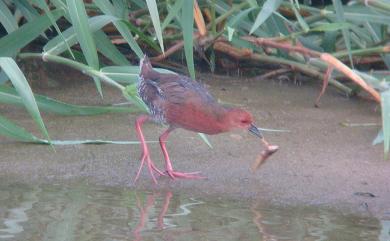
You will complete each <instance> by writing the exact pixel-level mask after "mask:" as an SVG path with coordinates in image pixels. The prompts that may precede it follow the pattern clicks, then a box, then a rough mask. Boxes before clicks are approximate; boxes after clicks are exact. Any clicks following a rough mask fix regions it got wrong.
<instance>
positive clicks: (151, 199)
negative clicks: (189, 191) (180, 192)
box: [133, 190, 204, 241]
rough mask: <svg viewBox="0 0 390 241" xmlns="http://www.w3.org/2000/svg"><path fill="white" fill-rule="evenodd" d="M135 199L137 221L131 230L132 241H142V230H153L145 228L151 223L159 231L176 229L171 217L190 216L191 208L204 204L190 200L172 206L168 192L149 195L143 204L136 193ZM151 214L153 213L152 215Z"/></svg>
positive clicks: (174, 203) (170, 193)
mask: <svg viewBox="0 0 390 241" xmlns="http://www.w3.org/2000/svg"><path fill="white" fill-rule="evenodd" d="M135 197H136V206H137V208H138V212H139V221H138V224H137V225H136V226H135V228H134V230H133V235H134V241H140V240H142V231H143V230H145V229H147V230H150V229H153V228H152V227H146V226H147V225H148V224H150V223H152V224H153V225H154V226H155V227H154V228H155V229H157V230H160V231H161V230H164V229H167V228H173V227H177V225H175V224H174V223H173V222H172V218H173V217H178V216H187V215H189V214H191V210H190V207H191V206H194V205H199V204H203V203H204V202H202V201H197V200H194V199H190V200H191V202H186V203H184V204H181V203H180V202H173V204H171V201H172V197H173V193H172V191H170V190H168V191H165V192H153V193H150V194H148V195H147V196H146V199H145V201H144V202H142V201H141V198H140V197H139V195H138V194H137V193H135ZM160 201H162V203H161V202H160ZM168 210H170V213H168ZM152 212H154V213H153V214H152ZM157 212H158V214H157ZM155 217H157V218H155Z"/></svg>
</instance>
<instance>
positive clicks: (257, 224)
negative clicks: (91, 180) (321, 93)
mask: <svg viewBox="0 0 390 241" xmlns="http://www.w3.org/2000/svg"><path fill="white" fill-rule="evenodd" d="M0 240H20V241H22V240H23V241H24V240H30V241H36V240H50V241H51V240H53V241H57V240H77V241H79V240H107V241H108V240H267V241H272V240H294V241H297V240H332V241H336V240H342V241H347V240H354V241H356V240H381V241H385V240H386V241H388V240H390V221H389V220H387V221H386V220H378V219H375V218H362V217H356V216H343V215H341V214H340V213H337V212H333V211H329V210H325V209H316V208H304V207H301V208H296V207H295V208H292V207H291V208H288V207H283V208H281V207H272V206H269V205H265V204H263V203H260V202H256V201H251V202H249V201H238V200H225V199H221V198H206V197H194V196H187V195H181V194H178V193H172V192H171V191H167V190H165V191H154V192H151V191H135V190H131V189H120V188H108V187H91V186H88V185H79V184H78V185H50V186H49V185H42V186H29V185H24V184H4V183H3V184H0Z"/></svg>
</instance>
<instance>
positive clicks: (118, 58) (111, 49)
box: [93, 30, 130, 65]
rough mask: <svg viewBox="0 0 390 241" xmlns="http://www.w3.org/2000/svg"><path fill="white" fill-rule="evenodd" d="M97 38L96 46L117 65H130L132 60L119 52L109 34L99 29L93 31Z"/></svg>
mask: <svg viewBox="0 0 390 241" xmlns="http://www.w3.org/2000/svg"><path fill="white" fill-rule="evenodd" d="M93 36H94V38H95V39H96V47H97V49H98V51H99V52H100V53H102V54H103V55H104V56H106V57H107V58H108V59H110V60H111V61H112V62H113V63H114V64H116V65H130V62H129V61H128V60H127V59H126V57H125V56H124V55H123V54H122V53H121V52H119V50H118V49H117V48H116V47H115V45H113V44H112V43H111V41H110V39H109V38H108V37H107V35H106V34H105V33H104V32H103V31H102V30H98V31H96V32H94V33H93Z"/></svg>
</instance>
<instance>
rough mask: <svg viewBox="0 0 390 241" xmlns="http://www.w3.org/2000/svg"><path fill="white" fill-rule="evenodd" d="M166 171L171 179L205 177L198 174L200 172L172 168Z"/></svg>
mask: <svg viewBox="0 0 390 241" xmlns="http://www.w3.org/2000/svg"><path fill="white" fill-rule="evenodd" d="M166 173H167V175H168V176H169V177H171V178H172V179H176V178H184V179H205V178H206V177H204V176H200V175H198V174H199V173H200V172H177V171H174V170H166Z"/></svg>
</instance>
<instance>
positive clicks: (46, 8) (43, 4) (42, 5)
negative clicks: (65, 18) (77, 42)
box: [35, 0, 75, 59]
mask: <svg viewBox="0 0 390 241" xmlns="http://www.w3.org/2000/svg"><path fill="white" fill-rule="evenodd" d="M35 2H36V3H37V4H38V6H39V7H40V8H42V9H43V10H44V11H45V13H46V15H47V16H48V17H49V19H50V21H51V24H52V25H53V26H54V28H55V30H56V31H57V33H58V35H59V36H60V37H61V39H62V40H63V41H64V42H65V44H66V48H67V49H68V51H69V54H70V55H71V56H72V58H73V59H74V58H75V57H74V55H73V53H72V50H71V49H70V46H69V45H68V43H66V41H65V38H64V36H63V35H62V32H61V30H60V28H59V27H58V25H57V23H56V20H55V19H54V16H53V15H52V14H51V12H50V8H49V6H48V5H47V3H46V0H35Z"/></svg>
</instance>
